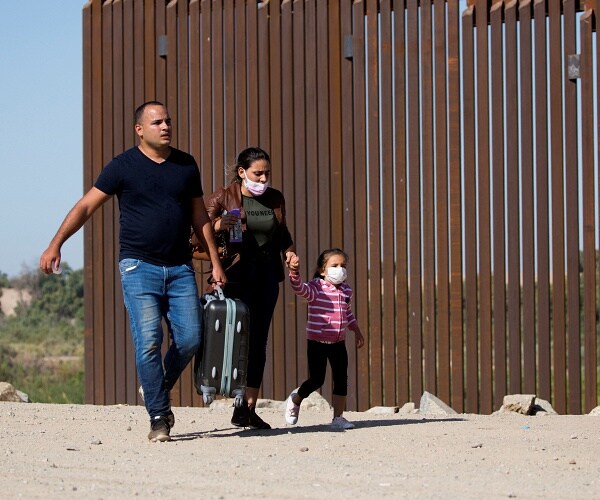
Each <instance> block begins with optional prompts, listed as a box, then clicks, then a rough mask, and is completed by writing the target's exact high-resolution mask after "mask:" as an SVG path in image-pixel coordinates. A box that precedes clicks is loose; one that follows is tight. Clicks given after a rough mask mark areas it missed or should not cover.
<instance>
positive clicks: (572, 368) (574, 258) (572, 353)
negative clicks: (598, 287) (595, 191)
mask: <svg viewBox="0 0 600 500" xmlns="http://www.w3.org/2000/svg"><path fill="white" fill-rule="evenodd" d="M575 9H576V5H575V1H574V0H565V1H564V2H563V33H564V35H563V36H564V58H565V67H566V66H567V61H566V59H567V58H568V57H569V55H570V54H575V53H577V50H578V48H577V40H576V36H577V30H576V16H575ZM564 82H565V83H564V89H565V90H564V91H565V106H564V113H565V116H564V127H565V175H564V178H565V196H566V213H565V217H566V221H565V222H566V238H567V239H566V252H567V290H568V292H567V328H568V329H567V338H568V356H569V357H568V364H567V366H568V373H567V380H568V383H569V394H568V401H569V404H568V408H569V413H571V414H580V413H581V340H580V330H581V325H580V307H579V302H580V301H579V147H580V144H579V139H578V137H577V131H578V128H579V127H578V124H577V122H578V116H577V115H578V108H577V93H578V92H577V81H576V80H569V77H568V75H565V78H564ZM582 111H583V112H585V110H582Z"/></svg>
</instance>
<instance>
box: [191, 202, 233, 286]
mask: <svg viewBox="0 0 600 500" xmlns="http://www.w3.org/2000/svg"><path fill="white" fill-rule="evenodd" d="M192 227H193V228H194V232H195V233H196V236H197V237H198V239H199V240H200V243H201V245H202V247H203V248H204V249H205V250H207V251H208V254H209V255H210V261H211V263H212V277H213V281H214V282H215V283H216V284H217V285H222V284H224V283H227V277H226V276H225V271H223V266H221V261H220V260H219V253H218V249H217V244H216V242H215V235H214V232H213V228H212V224H211V222H210V218H209V217H208V212H207V211H206V205H205V204H204V199H203V198H193V199H192Z"/></svg>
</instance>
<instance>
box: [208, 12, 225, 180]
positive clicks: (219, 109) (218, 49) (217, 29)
mask: <svg viewBox="0 0 600 500" xmlns="http://www.w3.org/2000/svg"><path fill="white" fill-rule="evenodd" d="M223 36H224V34H223V2H222V0H215V1H213V3H212V10H211V32H210V51H211V58H212V64H211V76H212V94H211V100H212V115H211V117H212V125H211V127H212V139H213V142H212V145H211V148H212V161H211V165H212V168H213V189H214V190H216V189H219V188H220V187H221V186H223V185H224V184H225V183H226V179H225V173H224V172H223V167H224V166H225V165H226V164H227V156H226V154H227V153H226V152H225V137H224V135H225V128H224V120H225V104H224V81H223V78H224V77H223V72H224V67H225V62H224V60H223V52H224V47H223ZM207 44H208V42H207ZM207 50H208V48H207ZM206 78H209V76H208V75H207V76H206ZM205 81H206V80H205ZM208 119H209V118H208V117H206V120H207V121H208Z"/></svg>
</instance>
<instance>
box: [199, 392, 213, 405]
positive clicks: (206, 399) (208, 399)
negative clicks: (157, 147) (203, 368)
mask: <svg viewBox="0 0 600 500" xmlns="http://www.w3.org/2000/svg"><path fill="white" fill-rule="evenodd" d="M214 400H215V398H214V397H213V396H212V395H210V394H204V395H203V396H202V401H204V404H205V405H207V406H209V405H210V404H211V403H212V402H213V401H214Z"/></svg>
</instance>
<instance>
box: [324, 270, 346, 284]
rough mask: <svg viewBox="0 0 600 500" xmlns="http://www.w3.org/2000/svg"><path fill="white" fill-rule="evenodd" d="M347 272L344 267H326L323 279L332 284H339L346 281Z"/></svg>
mask: <svg viewBox="0 0 600 500" xmlns="http://www.w3.org/2000/svg"><path fill="white" fill-rule="evenodd" d="M347 277H348V272H347V271H346V268H345V267H341V266H338V267H328V268H327V273H326V274H325V280H326V281H329V283H331V284H332V285H339V284H340V283H343V282H344V281H346V278H347Z"/></svg>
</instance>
